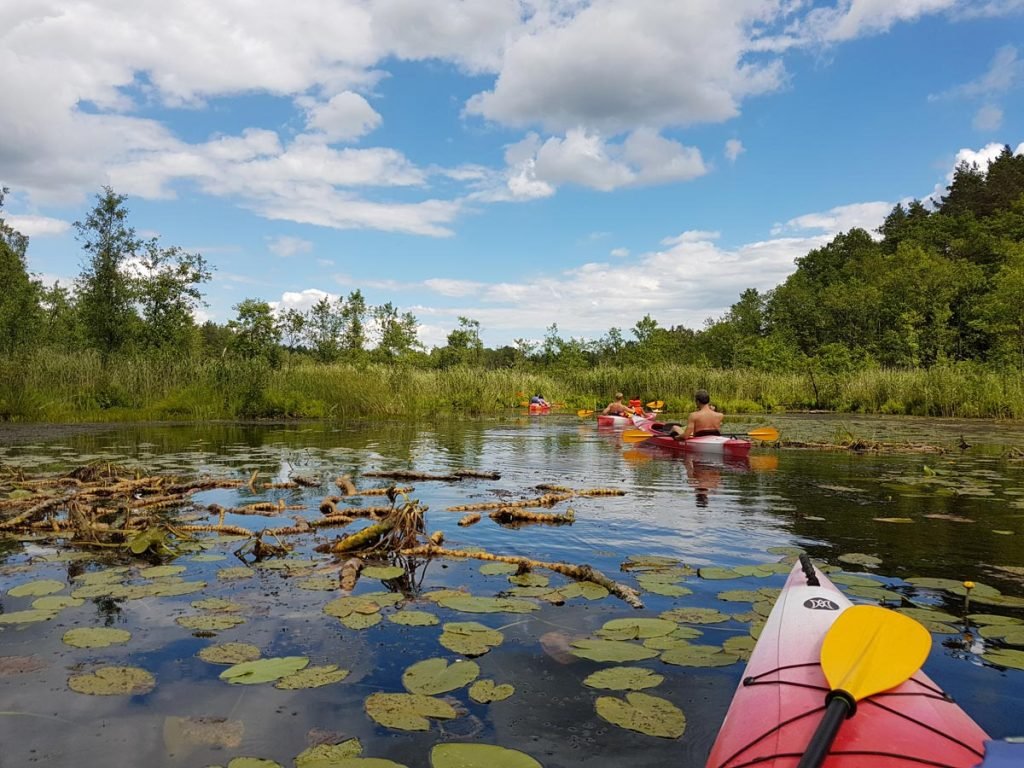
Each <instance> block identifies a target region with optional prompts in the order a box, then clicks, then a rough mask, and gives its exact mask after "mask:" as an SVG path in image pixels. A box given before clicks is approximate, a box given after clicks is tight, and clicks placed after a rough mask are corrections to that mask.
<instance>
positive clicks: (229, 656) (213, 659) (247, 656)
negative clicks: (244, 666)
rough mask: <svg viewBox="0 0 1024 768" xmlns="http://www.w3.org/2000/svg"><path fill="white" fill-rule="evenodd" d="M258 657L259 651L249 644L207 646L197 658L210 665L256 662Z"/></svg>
mask: <svg viewBox="0 0 1024 768" xmlns="http://www.w3.org/2000/svg"><path fill="white" fill-rule="evenodd" d="M259 657H260V649H259V648H257V647H256V646H255V645H250V644H249V643H222V644H220V645H208V646H207V647H205V648H203V649H202V650H201V651H199V658H200V659H202V660H203V661H206V662H209V663H210V664H241V663H242V662H243V661H256V659H258V658H259Z"/></svg>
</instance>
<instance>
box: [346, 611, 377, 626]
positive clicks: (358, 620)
mask: <svg viewBox="0 0 1024 768" xmlns="http://www.w3.org/2000/svg"><path fill="white" fill-rule="evenodd" d="M340 621H341V623H342V624H344V625H345V626H346V627H348V628H349V629H369V628H370V627H375V626H377V625H378V624H380V622H381V616H380V614H379V613H350V614H349V615H348V616H345V617H343V618H341V619H340Z"/></svg>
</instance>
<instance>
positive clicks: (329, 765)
mask: <svg viewBox="0 0 1024 768" xmlns="http://www.w3.org/2000/svg"><path fill="white" fill-rule="evenodd" d="M362 753H363V744H362V742H360V741H359V739H346V740H345V741H343V742H341V743H340V744H317V745H316V746H315V747H310V748H309V749H306V750H303V751H302V752H300V753H299V754H298V755H296V756H295V768H336V766H338V765H340V764H341V762H342V761H343V760H347V759H349V758H353V757H359V755H361V754H362Z"/></svg>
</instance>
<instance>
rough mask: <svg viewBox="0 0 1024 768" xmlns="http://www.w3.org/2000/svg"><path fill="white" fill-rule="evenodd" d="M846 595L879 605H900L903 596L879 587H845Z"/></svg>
mask: <svg viewBox="0 0 1024 768" xmlns="http://www.w3.org/2000/svg"><path fill="white" fill-rule="evenodd" d="M846 593H847V594H849V595H853V596H854V597H860V598H863V599H865V600H875V601H876V602H879V603H897V604H899V603H902V602H903V595H901V594H900V593H899V592H893V591H892V590H891V589H882V588H881V587H847V589H846Z"/></svg>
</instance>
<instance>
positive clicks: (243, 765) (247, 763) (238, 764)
mask: <svg viewBox="0 0 1024 768" xmlns="http://www.w3.org/2000/svg"><path fill="white" fill-rule="evenodd" d="M228 768H282V766H281V764H280V763H279V762H277V761H276V760H267V759H266V758H263V757H234V758H232V759H231V761H230V762H229V763H228Z"/></svg>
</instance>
